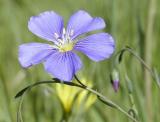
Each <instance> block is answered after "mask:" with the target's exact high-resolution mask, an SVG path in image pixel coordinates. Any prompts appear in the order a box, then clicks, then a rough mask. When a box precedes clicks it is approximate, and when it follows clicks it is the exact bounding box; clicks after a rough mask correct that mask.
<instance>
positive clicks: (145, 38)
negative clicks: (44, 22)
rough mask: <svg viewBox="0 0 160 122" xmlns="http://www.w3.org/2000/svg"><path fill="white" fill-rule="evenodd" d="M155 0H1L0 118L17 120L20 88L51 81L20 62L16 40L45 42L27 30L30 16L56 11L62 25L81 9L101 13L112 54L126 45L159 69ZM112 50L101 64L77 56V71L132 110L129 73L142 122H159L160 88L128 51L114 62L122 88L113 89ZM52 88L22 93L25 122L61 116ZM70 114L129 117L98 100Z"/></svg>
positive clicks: (123, 120)
mask: <svg viewBox="0 0 160 122" xmlns="http://www.w3.org/2000/svg"><path fill="white" fill-rule="evenodd" d="M152 2H153V6H151V4H152ZM154 2H155V3H154ZM159 4H160V1H159V0H121V1H120V0H45V1H44V0H0V122H16V112H17V107H18V101H19V100H16V99H14V96H15V94H16V93H17V92H18V91H19V90H20V89H22V88H24V87H25V86H26V85H28V84H30V83H34V82H36V81H40V80H48V79H51V76H49V75H48V74H47V73H46V72H45V71H44V69H43V66H42V65H37V66H34V67H32V68H30V69H27V70H26V69H22V67H21V66H20V64H19V62H18V58H17V57H18V46H19V45H20V44H22V43H26V42H43V41H44V40H42V39H40V38H38V37H36V36H35V35H33V34H32V33H31V32H29V30H28V28H27V22H28V20H29V18H30V17H31V16H33V15H37V14H39V13H40V12H43V11H46V10H54V11H56V12H57V13H59V14H61V15H63V17H64V19H65V23H66V22H67V20H68V19H69V16H70V15H71V14H72V13H73V12H75V11H77V10H79V9H83V10H86V11H88V12H89V13H90V14H91V15H93V16H100V17H102V18H104V19H105V21H106V25H107V27H106V28H105V29H104V31H106V32H108V33H111V34H112V35H113V37H114V39H115V41H116V51H115V54H116V52H118V51H119V50H120V49H121V48H123V47H124V46H126V45H127V46H129V47H131V48H133V49H134V50H135V51H136V53H137V54H138V55H139V56H141V57H142V58H143V59H145V60H146V62H147V63H149V65H150V66H151V67H155V68H156V70H157V72H158V73H160V64H159V60H160V55H159V46H160V41H159V39H160V23H159V22H160V9H159V7H158V5H159ZM152 10H153V11H154V12H153V13H151V14H154V15H153V16H152V15H151V16H149V11H152ZM148 26H149V27H148ZM115 54H114V55H113V56H112V58H111V59H108V60H105V61H102V62H99V63H95V62H92V61H91V60H89V59H88V58H87V57H85V56H83V55H81V58H82V60H83V62H84V66H83V69H82V70H81V71H80V72H79V74H80V75H81V74H83V75H84V76H85V77H87V78H88V79H91V81H92V82H93V84H94V86H95V88H96V89H97V90H98V91H99V92H101V93H103V94H104V95H105V96H107V97H108V98H110V99H111V100H113V101H114V102H115V103H117V104H118V105H120V106H121V107H122V108H124V109H125V110H129V109H130V108H131V104H130V99H129V98H130V96H129V92H128V89H127V82H126V76H128V77H129V79H130V81H131V85H132V87H133V92H132V96H133V100H134V103H135V107H136V110H137V111H138V119H139V120H140V122H147V121H148V122H158V121H160V116H159V113H160V105H159V101H160V95H159V94H160V89H159V88H158V87H157V85H156V83H155V82H154V81H153V80H151V83H149V86H147V85H146V83H147V82H148V79H150V78H147V79H146V77H148V75H149V74H148V73H147V76H146V73H145V69H144V67H143V66H142V65H141V64H140V63H139V61H137V60H136V59H135V58H134V57H133V56H131V55H130V54H129V53H126V54H125V55H124V57H123V60H122V62H121V64H120V65H119V66H118V67H119V69H120V70H119V71H120V89H119V91H118V92H117V93H115V92H114V90H113V88H112V86H111V83H110V73H111V71H112V69H113V67H114V60H115ZM148 57H149V59H148ZM79 74H78V75H79ZM80 75H79V76H80ZM54 87H55V86H54V85H53V89H52V90H51V91H52V92H51V91H50V90H48V86H40V87H36V88H34V89H33V90H32V91H31V92H29V93H28V94H27V95H26V97H25V100H24V104H23V111H22V114H23V119H24V122H58V121H59V120H60V119H61V116H62V109H61V105H60V103H59V101H58V99H57V96H56V93H55V89H54ZM149 110H150V111H149ZM79 113H80V112H79ZM73 118H74V119H72V121H73V122H75V121H76V122H128V121H130V120H129V119H128V118H127V117H126V116H124V115H123V114H122V113H120V112H118V111H116V110H115V109H112V108H111V107H106V106H105V105H103V104H102V103H101V102H99V101H98V100H97V101H96V103H95V104H94V105H93V106H92V107H91V108H90V109H89V110H88V111H86V113H83V114H74V117H73Z"/></svg>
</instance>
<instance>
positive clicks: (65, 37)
mask: <svg viewBox="0 0 160 122" xmlns="http://www.w3.org/2000/svg"><path fill="white" fill-rule="evenodd" d="M72 35H73V30H71V31H70V32H67V33H66V31H65V29H64V28H63V32H62V36H61V37H60V36H59V35H58V34H57V33H54V37H55V38H56V40H57V42H56V43H55V45H56V48H57V49H58V50H59V51H60V52H67V51H71V50H72V49H73V47H74V43H73V41H72V39H71V38H70V37H71V36H72Z"/></svg>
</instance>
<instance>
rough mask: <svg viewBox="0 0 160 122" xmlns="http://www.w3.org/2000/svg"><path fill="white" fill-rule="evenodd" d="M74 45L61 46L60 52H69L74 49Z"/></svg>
mask: <svg viewBox="0 0 160 122" xmlns="http://www.w3.org/2000/svg"><path fill="white" fill-rule="evenodd" d="M73 46H74V45H73V43H71V42H70V43H66V44H63V45H61V46H60V48H59V51H60V52H67V51H70V50H72V49H73Z"/></svg>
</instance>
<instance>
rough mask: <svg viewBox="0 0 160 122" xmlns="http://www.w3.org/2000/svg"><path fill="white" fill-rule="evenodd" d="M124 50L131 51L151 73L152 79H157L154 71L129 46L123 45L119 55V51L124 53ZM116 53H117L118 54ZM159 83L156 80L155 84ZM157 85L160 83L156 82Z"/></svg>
mask: <svg viewBox="0 0 160 122" xmlns="http://www.w3.org/2000/svg"><path fill="white" fill-rule="evenodd" d="M125 51H128V52H129V53H131V54H132V55H133V56H134V57H135V58H137V60H138V61H140V63H141V64H142V65H143V66H144V67H145V68H146V70H148V71H149V73H150V74H151V76H152V78H153V80H154V81H157V78H156V76H155V73H154V71H153V70H152V69H151V68H150V67H149V66H148V65H147V64H146V63H145V61H144V60H143V59H142V58H141V57H140V56H139V55H137V54H136V53H135V52H134V51H133V50H132V49H131V48H129V47H125V48H123V49H122V50H121V51H120V52H119V53H120V55H121V53H124V52H125ZM119 53H118V54H119ZM158 83H159V81H157V84H158ZM158 87H159V88H160V85H159V84H158Z"/></svg>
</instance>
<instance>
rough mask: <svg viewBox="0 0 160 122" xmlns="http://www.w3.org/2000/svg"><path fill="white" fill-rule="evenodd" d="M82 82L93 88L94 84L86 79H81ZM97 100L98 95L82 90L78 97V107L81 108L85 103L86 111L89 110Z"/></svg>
mask: <svg viewBox="0 0 160 122" xmlns="http://www.w3.org/2000/svg"><path fill="white" fill-rule="evenodd" d="M81 82H82V83H84V84H85V85H86V86H88V87H90V88H91V87H93V85H92V83H91V82H89V81H87V80H86V79H84V78H83V79H81ZM96 98H97V96H96V95H93V94H89V92H88V91H86V90H82V91H81V92H80V93H79V95H78V97H77V100H76V105H77V107H78V108H79V107H80V106H81V104H82V103H83V107H84V109H85V110H87V109H88V108H89V107H90V106H91V105H92V104H93V103H94V102H95V101H96Z"/></svg>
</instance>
